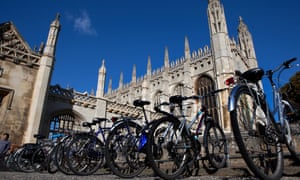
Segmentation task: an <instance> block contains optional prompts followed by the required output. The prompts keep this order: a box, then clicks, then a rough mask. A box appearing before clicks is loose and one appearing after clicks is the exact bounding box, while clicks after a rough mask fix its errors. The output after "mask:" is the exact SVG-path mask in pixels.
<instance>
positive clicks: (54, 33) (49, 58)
mask: <svg viewBox="0 0 300 180" xmlns="http://www.w3.org/2000/svg"><path fill="white" fill-rule="evenodd" d="M59 30H60V23H59V15H57V16H56V19H55V20H54V21H53V22H52V23H51V25H50V30H49V34H48V39H47V42H46V46H45V48H44V51H43V54H42V57H41V59H40V67H39V70H38V72H37V77H36V80H35V84H34V88H33V96H32V97H33V98H32V103H31V106H30V110H29V117H28V123H29V124H28V127H27V130H26V131H25V136H24V139H23V142H24V143H28V142H35V138H34V137H33V135H34V134H37V133H38V132H39V127H40V123H42V121H43V119H44V118H43V112H44V109H43V107H44V104H45V103H46V100H47V92H48V88H49V84H50V80H51V74H52V71H53V67H54V62H55V48H56V44H57V39H58V33H59ZM41 103H42V105H41Z"/></svg>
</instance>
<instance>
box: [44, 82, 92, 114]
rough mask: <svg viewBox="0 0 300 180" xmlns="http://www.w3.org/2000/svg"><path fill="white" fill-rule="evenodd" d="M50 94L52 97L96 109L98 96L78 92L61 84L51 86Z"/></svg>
mask: <svg viewBox="0 0 300 180" xmlns="http://www.w3.org/2000/svg"><path fill="white" fill-rule="evenodd" d="M49 96H50V97H52V98H58V99H60V101H61V100H64V101H65V102H68V103H70V104H74V105H77V106H83V107H86V108H91V109H95V107H96V102H97V98H96V97H95V96H92V95H90V94H88V93H87V92H85V93H80V92H76V91H75V90H73V89H64V88H61V87H60V86H59V85H55V86H50V88H49Z"/></svg>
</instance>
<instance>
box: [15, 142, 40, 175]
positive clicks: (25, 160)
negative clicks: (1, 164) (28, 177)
mask: <svg viewBox="0 0 300 180" xmlns="http://www.w3.org/2000/svg"><path fill="white" fill-rule="evenodd" d="M35 150H36V149H28V148H24V147H23V148H22V150H21V151H20V153H19V155H18V157H17V166H18V169H19V170H20V171H22V172H26V173H30V172H34V169H33V167H32V164H31V157H32V155H33V153H34V151H35Z"/></svg>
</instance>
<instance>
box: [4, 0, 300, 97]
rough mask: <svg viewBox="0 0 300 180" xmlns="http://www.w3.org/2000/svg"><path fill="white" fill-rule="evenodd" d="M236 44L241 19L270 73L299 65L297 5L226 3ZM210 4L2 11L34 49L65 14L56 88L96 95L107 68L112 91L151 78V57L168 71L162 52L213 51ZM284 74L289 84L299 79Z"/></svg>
mask: <svg viewBox="0 0 300 180" xmlns="http://www.w3.org/2000/svg"><path fill="white" fill-rule="evenodd" d="M221 3H222V4H223V6H224V10H225V16H226V21H227V27H228V32H229V37H230V38H235V39H237V27H238V20H239V16H241V17H242V18H243V21H244V22H245V24H246V25H247V26H248V29H249V31H250V33H251V34H252V38H253V41H254V47H255V52H256V57H257V60H258V64H259V66H260V67H262V68H263V69H265V70H267V69H272V68H275V67H276V66H277V65H279V64H280V63H281V62H282V61H283V60H286V59H289V58H292V57H297V58H298V63H300V34H299V33H300V11H299V8H300V1H299V0H285V1H279V0H276V1H274V0H251V1H249V0H238V1H233V0H221ZM207 6H208V1H207V0H185V1H184V0H145V1H141V0H85V1H80V0H60V1H58V0H43V1H40V0H26V1H19V0H9V1H3V2H2V3H1V11H0V23H3V22H7V21H12V22H13V23H14V25H15V26H16V28H17V29H18V31H19V33H20V34H21V35H22V36H23V39H25V41H27V43H28V45H29V46H30V47H31V48H32V49H34V47H35V46H36V47H39V45H40V44H41V42H46V40H47V36H48V32H49V27H50V24H51V22H52V21H53V20H54V19H55V17H56V14H57V13H59V14H60V23H61V30H60V33H59V38H58V44H57V48H56V61H55V67H54V71H53V75H52V79H51V85H55V84H59V85H60V86H61V87H63V88H74V89H75V90H76V91H78V92H85V91H86V92H88V93H91V92H92V91H94V92H95V91H96V89H97V81H98V70H99V68H100V67H101V64H102V60H103V59H104V60H105V66H106V88H105V89H107V86H108V80H109V78H112V84H113V89H116V88H117V87H118V83H119V78H120V73H121V72H122V73H123V76H124V80H123V82H124V84H127V83H129V82H130V81H131V75H132V69H133V66H134V65H136V71H137V77H138V78H139V77H141V76H143V75H144V74H145V73H146V69H147V60H148V56H150V58H151V63H152V70H155V69H158V68H160V67H162V66H163V61H164V50H165V47H167V48H168V51H169V58H170V61H175V60H176V59H179V58H181V57H182V56H184V38H185V37H188V39H189V45H190V49H191V52H192V51H196V50H198V49H199V48H203V47H204V46H206V45H208V46H209V47H210V37H209V27H208V19H207ZM299 70H300V68H299V67H296V68H293V69H292V70H289V71H286V72H285V73H284V74H283V76H282V77H283V81H285V82H287V81H288V79H289V77H291V76H292V75H294V74H295V72H297V71H299Z"/></svg>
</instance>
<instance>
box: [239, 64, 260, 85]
mask: <svg viewBox="0 0 300 180" xmlns="http://www.w3.org/2000/svg"><path fill="white" fill-rule="evenodd" d="M264 74H265V72H264V70H263V69H261V68H253V69H249V70H248V71H246V72H244V73H242V74H241V75H240V78H242V79H246V80H248V81H250V82H252V83H257V82H258V81H259V80H261V79H262V77H263V75H264Z"/></svg>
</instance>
